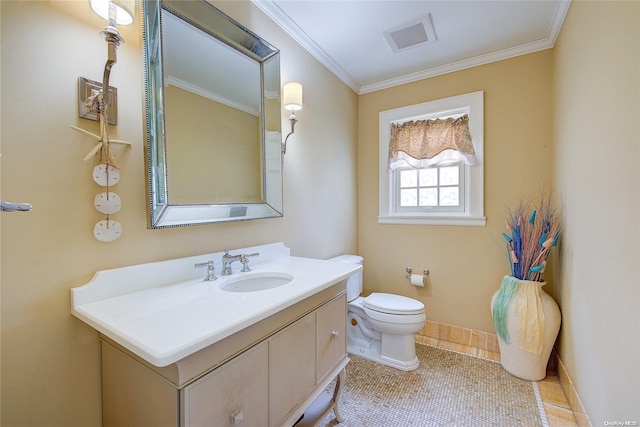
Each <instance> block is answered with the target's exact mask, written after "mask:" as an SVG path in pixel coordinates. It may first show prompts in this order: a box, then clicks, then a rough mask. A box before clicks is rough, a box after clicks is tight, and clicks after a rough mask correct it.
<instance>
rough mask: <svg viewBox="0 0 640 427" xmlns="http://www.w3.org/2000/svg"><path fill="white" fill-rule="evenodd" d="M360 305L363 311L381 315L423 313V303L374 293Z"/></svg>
mask: <svg viewBox="0 0 640 427" xmlns="http://www.w3.org/2000/svg"><path fill="white" fill-rule="evenodd" d="M362 305H363V307H364V308H365V309H369V310H372V311H376V312H378V313H383V314H393V315H413V314H423V313H424V304H423V303H421V302H420V301H416V300H414V299H413V298H408V297H403V296H402V295H393V294H385V293H375V292H374V293H372V294H371V295H369V296H368V297H366V298H364V300H363V302H362Z"/></svg>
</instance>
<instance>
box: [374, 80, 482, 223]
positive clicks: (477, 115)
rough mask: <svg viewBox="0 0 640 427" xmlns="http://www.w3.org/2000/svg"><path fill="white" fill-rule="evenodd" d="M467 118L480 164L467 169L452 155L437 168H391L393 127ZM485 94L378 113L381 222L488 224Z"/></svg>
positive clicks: (463, 96) (431, 166) (404, 166)
mask: <svg viewBox="0 0 640 427" xmlns="http://www.w3.org/2000/svg"><path fill="white" fill-rule="evenodd" d="M465 114H467V115H468V116H469V132H470V133H471V138H472V142H473V149H474V150H475V156H476V158H477V164H476V165H474V166H469V165H468V164H466V163H465V162H463V161H454V160H452V159H450V158H449V156H444V158H445V160H444V161H440V162H438V163H436V164H433V165H429V166H425V167H420V165H419V166H416V165H415V164H414V165H413V167H412V166H411V165H410V164H401V165H400V166H398V163H394V165H393V168H392V169H393V170H390V165H389V161H390V160H389V157H390V155H389V143H390V138H391V127H392V125H393V124H398V123H403V122H408V121H415V120H431V119H443V120H444V119H448V118H454V119H456V118H459V117H461V116H463V115H465ZM483 124H484V117H483V93H482V92H474V93H471V94H466V95H460V96H455V97H452V98H446V99H441V100H437V101H432V102H426V103H423V104H418V105H412V106H409V107H403V108H398V109H395V110H388V111H383V112H381V113H380V142H379V150H380V151H379V154H380V155H379V157H380V161H379V162H380V165H379V175H380V177H379V179H380V206H379V207H380V209H379V217H378V222H380V223H382V224H433V225H473V226H484V225H485V223H486V218H485V217H484V194H483V192H484V170H483V154H484V142H483V140H484V137H483V133H484V130H483Z"/></svg>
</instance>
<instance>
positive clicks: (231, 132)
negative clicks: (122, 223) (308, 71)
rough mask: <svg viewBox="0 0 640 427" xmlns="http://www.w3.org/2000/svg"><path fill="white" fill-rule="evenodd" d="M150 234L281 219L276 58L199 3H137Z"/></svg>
mask: <svg viewBox="0 0 640 427" xmlns="http://www.w3.org/2000/svg"><path fill="white" fill-rule="evenodd" d="M143 21H144V24H143V25H144V27H143V43H144V61H145V63H144V66H145V85H146V87H145V89H146V107H147V108H146V134H147V140H146V149H147V171H148V183H147V184H148V198H149V200H148V201H149V226H150V228H165V227H178V226H186V225H195V224H209V223H216V222H224V221H240V220H249V219H258V218H271V217H279V216H282V148H281V147H282V146H281V141H282V134H281V128H280V126H281V125H280V123H281V119H280V112H281V106H280V53H279V51H278V50H277V49H276V48H274V47H273V46H271V45H270V44H269V43H267V42H266V41H264V40H263V39H261V38H260V37H258V36H257V35H255V34H253V33H252V32H251V31H249V30H248V29H246V28H244V27H243V26H241V25H240V24H238V23H237V22H235V21H234V20H232V19H231V18H229V17H228V16H226V15H225V14H223V13H222V12H221V11H219V10H218V9H216V8H215V7H213V6H212V5H210V4H209V3H207V2H206V1H204V0H198V1H181V0H145V1H144V2H143Z"/></svg>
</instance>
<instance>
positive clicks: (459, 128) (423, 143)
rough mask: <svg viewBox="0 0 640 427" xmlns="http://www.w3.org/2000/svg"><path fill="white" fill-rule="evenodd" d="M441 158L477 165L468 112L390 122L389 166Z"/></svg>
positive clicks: (434, 161)
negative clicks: (457, 116)
mask: <svg viewBox="0 0 640 427" xmlns="http://www.w3.org/2000/svg"><path fill="white" fill-rule="evenodd" d="M443 161H463V162H465V163H466V164H468V165H476V164H478V160H477V159H476V154H475V150H474V149H473V142H472V141H471V133H470V132H469V115H468V114H465V115H464V116H462V117H459V118H456V119H454V118H451V117H450V118H447V119H444V120H443V119H435V120H417V121H409V122H404V123H394V124H392V125H391V141H390V144H389V168H390V169H391V170H393V169H397V168H398V167H401V166H411V167H414V168H425V167H428V166H432V165H434V164H437V163H440V162H443Z"/></svg>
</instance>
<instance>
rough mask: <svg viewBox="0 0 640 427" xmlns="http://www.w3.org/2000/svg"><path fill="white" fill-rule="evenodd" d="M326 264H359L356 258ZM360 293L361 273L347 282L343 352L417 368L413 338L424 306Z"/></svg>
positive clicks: (401, 298)
mask: <svg viewBox="0 0 640 427" xmlns="http://www.w3.org/2000/svg"><path fill="white" fill-rule="evenodd" d="M330 261H335V262H346V263H353V264H362V261H363V258H362V257H360V256H357V255H340V256H338V257H335V258H331V259H330ZM361 292H362V271H360V272H359V273H357V274H355V275H353V276H351V277H350V278H349V279H348V281H347V352H348V353H350V354H353V355H356V356H360V357H363V358H365V359H369V360H372V361H374V362H377V363H381V364H383V365H387V366H391V367H393V368H397V369H401V370H403V371H411V370H414V369H416V368H417V367H418V365H419V362H418V357H417V356H416V345H415V337H414V335H413V334H415V333H417V332H419V331H420V330H421V329H422V327H423V326H424V323H425V321H426V319H427V318H426V316H425V313H424V304H422V303H421V302H420V301H416V300H414V299H412V298H408V297H404V296H401V295H394V294H388V293H372V294H371V295H369V296H367V297H362V296H360V293H361Z"/></svg>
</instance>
